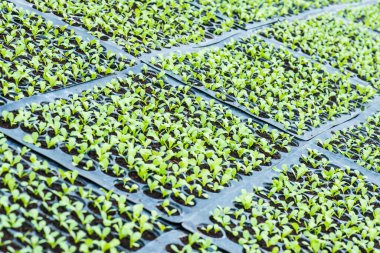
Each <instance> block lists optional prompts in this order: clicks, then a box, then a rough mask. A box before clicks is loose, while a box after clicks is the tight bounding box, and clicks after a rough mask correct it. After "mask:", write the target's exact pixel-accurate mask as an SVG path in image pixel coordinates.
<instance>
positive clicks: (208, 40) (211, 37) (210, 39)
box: [16, 0, 240, 59]
mask: <svg viewBox="0 0 380 253" xmlns="http://www.w3.org/2000/svg"><path fill="white" fill-rule="evenodd" d="M16 1H17V2H19V3H20V4H21V5H23V6H26V7H28V8H30V9H34V4H32V3H31V2H29V1H27V0H16ZM192 6H193V7H195V6H194V5H192ZM34 10H36V9H34ZM48 11H50V13H48V12H46V13H43V12H40V11H38V10H36V12H38V13H43V14H44V15H46V16H47V17H50V18H51V19H54V20H56V21H58V22H60V23H65V24H66V22H64V20H63V18H61V17H60V16H58V15H56V14H54V11H53V10H51V9H49V8H48ZM216 17H217V18H218V21H224V19H223V18H221V17H219V16H218V15H216ZM73 18H74V19H75V20H76V22H77V23H78V22H79V23H78V24H77V25H75V26H72V25H71V26H70V27H73V28H74V29H75V30H78V31H80V33H81V34H83V35H84V36H89V37H91V38H95V37H94V36H93V35H90V32H89V31H88V30H87V29H85V28H83V27H82V23H81V21H80V20H79V18H78V17H77V16H75V15H73ZM214 25H215V23H214ZM214 28H215V27H214ZM214 28H212V29H214ZM212 29H211V30H210V31H212ZM205 30H206V36H205V38H204V40H203V41H202V42H200V43H193V42H190V43H186V44H182V43H180V44H178V46H177V45H174V46H171V47H170V48H167V47H162V48H160V49H157V50H155V49H151V48H149V49H148V51H150V52H139V54H138V55H136V57H137V58H140V59H143V58H144V59H149V58H151V57H153V56H155V55H157V54H160V53H164V52H170V51H173V50H181V51H182V50H183V49H186V48H191V47H195V46H201V45H209V44H214V43H216V42H218V41H221V40H224V39H225V38H226V37H229V36H231V35H233V34H235V33H237V32H239V31H240V29H239V27H237V26H235V25H233V26H232V27H231V28H230V30H229V31H225V32H223V33H222V34H221V35H216V34H213V33H211V32H210V31H208V28H207V27H206V28H205ZM156 35H157V37H158V38H161V39H164V37H163V36H162V35H160V33H157V34H156ZM103 37H107V38H108V39H109V36H108V35H106V34H104V33H103ZM108 39H105V38H104V39H103V38H97V40H99V41H102V43H104V44H107V45H109V46H110V47H112V48H114V51H115V52H116V51H117V52H120V53H122V52H124V54H127V55H132V54H129V53H128V52H126V50H125V49H124V47H123V46H121V45H118V43H117V42H116V41H113V40H111V39H109V40H108ZM122 43H123V42H122Z"/></svg>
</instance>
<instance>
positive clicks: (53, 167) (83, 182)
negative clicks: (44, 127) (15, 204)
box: [1, 137, 182, 252]
mask: <svg viewBox="0 0 380 253" xmlns="http://www.w3.org/2000/svg"><path fill="white" fill-rule="evenodd" d="M4 138H6V139H7V141H6V144H7V145H8V146H9V149H10V150H14V151H16V152H17V150H21V148H22V147H23V146H22V145H20V144H18V143H16V142H14V141H12V140H11V139H10V138H7V137H4ZM32 155H36V158H37V159H38V160H39V161H46V162H48V166H49V173H50V174H51V175H56V177H57V179H56V181H55V182H54V183H53V184H52V186H51V188H52V189H55V188H56V187H60V185H61V184H63V183H65V184H68V182H66V181H65V180H64V179H62V178H60V177H59V170H62V169H63V170H66V169H65V168H62V166H60V165H59V164H57V163H56V162H54V161H52V160H50V159H49V160H46V159H44V157H43V156H41V155H39V154H37V153H35V152H33V151H28V152H27V153H26V154H24V155H23V156H22V158H21V161H20V163H21V164H22V165H23V166H24V169H25V170H26V171H25V172H27V171H28V168H29V170H31V169H30V168H33V166H35V165H34V164H33V163H31V162H30V161H29V158H30V157H31V156H32ZM37 173H41V172H37ZM18 180H19V179H16V181H18ZM20 182H21V181H20ZM20 182H18V184H20ZM74 185H76V186H80V187H84V188H85V189H87V190H91V191H92V194H93V195H95V196H101V195H104V193H103V192H102V191H101V188H100V187H99V186H98V185H96V184H94V183H92V181H89V180H87V179H86V178H84V177H82V176H80V175H79V176H78V177H77V178H76V179H75V183H74ZM51 188H48V189H45V191H49V192H50V190H51ZM1 194H2V196H9V195H10V194H11V193H9V192H6V191H2V192H1ZM68 197H69V198H72V199H73V200H81V201H83V204H84V206H83V210H85V211H87V212H88V213H92V214H93V215H94V216H95V218H97V219H102V218H101V216H100V214H96V213H94V212H93V210H92V209H91V208H90V204H91V203H90V201H89V200H86V201H85V200H83V198H82V197H81V196H80V194H79V192H78V191H71V192H70V193H69V195H68ZM49 203H50V204H51V205H54V204H57V200H55V201H53V202H51V201H50V202H49ZM126 204H129V205H134V204H136V203H133V202H131V201H129V200H128V201H127V203H126ZM33 209H35V208H33ZM38 211H39V212H40V213H42V215H45V212H46V211H44V210H42V209H41V207H38ZM143 213H144V214H146V215H149V212H147V211H145V210H144V211H143ZM118 217H119V218H121V219H123V218H122V217H121V216H118ZM53 221H54V219H53ZM158 221H159V222H161V223H162V224H164V225H165V226H168V227H170V229H176V227H175V226H173V225H172V224H168V223H167V222H165V221H163V220H161V219H160V218H159V219H158ZM46 222H47V223H49V222H51V221H49V220H46ZM49 225H52V226H53V225H54V228H55V229H56V231H60V233H61V234H62V235H67V234H68V233H67V231H64V230H62V229H60V228H59V227H57V224H56V223H54V222H53V224H49ZM25 229H26V230H27V229H28V228H25ZM9 230H10V231H12V230H14V229H9ZM12 232H14V233H15V234H16V233H19V231H16V230H15V231H12ZM30 233H31V234H28V236H36V238H38V237H40V234H39V233H38V232H37V231H32V232H30ZM153 233H154V234H155V236H157V240H158V241H162V240H163V239H162V238H161V237H163V238H168V236H169V237H171V238H173V236H171V234H172V230H170V231H166V232H161V231H159V230H158V229H154V232H153ZM181 236H182V234H181ZM140 240H141V242H142V244H143V245H144V246H145V245H149V243H154V240H153V238H152V239H149V240H148V239H144V238H141V239H140ZM10 241H11V242H12V243H14V244H15V245H16V246H18V247H20V248H23V247H24V245H22V244H21V242H20V241H18V240H17V239H16V237H13V236H12V237H11V238H10ZM66 243H68V244H71V242H69V241H68V242H66ZM144 246H143V247H142V248H141V250H142V251H143V252H149V251H145V249H144ZM118 248H119V250H126V249H125V248H122V247H121V246H120V247H118Z"/></svg>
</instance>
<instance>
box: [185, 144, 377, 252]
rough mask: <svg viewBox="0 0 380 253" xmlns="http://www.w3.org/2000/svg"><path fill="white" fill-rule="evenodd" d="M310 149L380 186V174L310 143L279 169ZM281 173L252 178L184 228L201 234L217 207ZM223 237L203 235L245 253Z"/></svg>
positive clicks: (331, 162) (228, 249) (289, 164)
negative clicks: (202, 226)
mask: <svg viewBox="0 0 380 253" xmlns="http://www.w3.org/2000/svg"><path fill="white" fill-rule="evenodd" d="M308 149H313V150H317V151H319V152H320V153H322V155H323V156H325V157H326V158H327V159H328V160H329V161H330V164H332V165H336V166H338V167H340V168H342V167H350V168H351V169H354V170H358V171H359V172H360V173H361V174H363V175H364V176H366V177H367V181H368V182H370V183H374V184H376V185H379V186H380V174H379V173H374V172H372V171H368V170H367V169H365V168H363V167H361V166H359V165H357V164H356V163H354V162H353V161H350V160H349V159H347V158H345V157H342V156H341V155H337V154H334V153H330V152H328V151H327V150H324V149H323V148H320V147H319V146H317V145H315V144H313V143H309V144H307V145H305V146H303V147H302V148H301V149H299V150H297V151H296V152H294V153H293V155H292V156H291V157H289V158H288V159H286V160H284V161H282V162H281V163H280V164H278V167H279V168H281V166H282V165H287V166H288V167H290V166H291V165H294V164H299V159H300V157H301V156H302V155H307V153H308ZM279 173H280V171H279V170H266V171H263V172H262V173H259V174H258V175H256V177H254V178H252V179H251V180H250V181H249V182H247V183H245V184H244V183H242V184H241V185H240V186H239V187H238V188H235V190H234V191H230V192H225V193H222V194H221V195H220V196H219V198H218V199H217V200H216V201H214V203H213V205H210V206H209V207H208V208H207V209H206V208H205V209H202V210H199V211H198V212H197V213H196V214H194V215H192V216H189V217H188V218H187V219H186V220H185V221H184V222H183V224H182V226H183V227H184V228H185V229H186V230H188V231H190V232H192V233H195V232H197V233H201V231H200V230H199V227H200V226H201V225H203V224H212V222H211V223H210V215H211V212H212V211H213V210H214V209H215V208H217V207H222V208H223V207H227V206H230V207H232V206H234V199H235V198H236V197H238V196H239V195H240V194H241V190H243V189H244V190H246V191H247V192H252V191H253V187H264V185H266V184H268V183H271V182H272V179H273V178H274V177H276V176H278V174H279ZM222 234H223V235H222V237H220V238H216V237H211V236H208V235H203V236H204V237H208V238H209V239H211V241H212V242H213V243H214V244H215V245H216V246H217V247H218V248H220V249H223V250H225V251H227V252H243V247H242V246H241V245H239V244H237V243H235V242H233V241H232V240H230V239H229V238H228V237H227V235H226V234H225V232H224V231H223V230H222Z"/></svg>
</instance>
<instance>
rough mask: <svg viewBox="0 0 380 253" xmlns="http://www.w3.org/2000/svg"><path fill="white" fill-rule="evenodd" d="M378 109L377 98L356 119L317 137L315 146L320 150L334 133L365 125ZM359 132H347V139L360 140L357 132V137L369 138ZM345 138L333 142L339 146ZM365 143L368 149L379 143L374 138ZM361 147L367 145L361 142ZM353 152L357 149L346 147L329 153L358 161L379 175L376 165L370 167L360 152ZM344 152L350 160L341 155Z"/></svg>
mask: <svg viewBox="0 0 380 253" xmlns="http://www.w3.org/2000/svg"><path fill="white" fill-rule="evenodd" d="M379 108H380V99H379V98H377V99H376V100H375V101H374V102H373V103H372V104H371V106H370V107H369V108H368V109H367V110H365V111H363V112H362V113H361V114H360V115H358V116H357V117H356V118H354V119H352V120H350V121H349V122H346V123H344V124H341V125H339V126H336V127H334V128H332V129H331V130H330V131H326V132H325V133H323V134H322V135H320V136H318V139H317V140H316V141H315V143H316V145H318V146H320V147H321V148H323V142H324V141H325V140H327V139H330V138H331V137H333V136H334V135H335V134H336V133H338V132H341V131H345V130H348V129H350V128H354V130H355V129H356V127H357V126H359V125H362V124H364V123H366V122H367V118H368V117H370V116H374V115H376V114H377V113H379V112H380V111H379ZM373 130H374V129H373ZM361 131H363V132H362V133H361ZM361 131H360V130H358V129H356V132H355V133H352V132H350V130H348V131H347V134H348V135H349V138H350V139H353V140H354V139H357V140H360V139H361V138H363V137H359V136H357V134H358V132H360V133H359V135H362V134H363V136H364V137H366V138H369V136H368V134H369V133H368V132H367V131H366V130H365V129H363V130H361ZM374 135H376V133H374ZM372 136H373V135H372ZM345 138H346V137H344V138H342V137H338V139H336V140H335V141H338V142H339V144H343V142H346V140H345ZM367 141H368V142H370V143H369V144H368V147H370V148H372V147H373V146H377V147H378V146H380V144H379V142H378V141H376V140H375V139H374V138H369V139H368V140H367ZM330 145H332V144H330ZM361 145H367V144H364V142H362V143H361ZM361 148H363V149H364V146H361ZM326 149H327V148H326ZM355 150H357V148H355V149H354V150H353V148H351V149H349V148H347V147H342V148H339V147H333V150H332V151H330V152H331V153H333V154H334V155H336V156H337V157H344V158H345V159H347V160H350V161H352V162H359V161H360V162H362V163H364V164H367V165H368V166H369V167H368V171H369V172H371V173H374V174H376V175H380V173H379V172H377V171H376V169H375V166H376V165H372V166H370V163H368V162H366V161H363V160H362V157H360V156H361V154H362V152H361V150H357V151H355ZM344 151H350V152H349V153H350V154H352V155H353V157H352V158H349V157H348V156H345V155H343V154H342V153H341V152H344ZM355 156H356V157H357V158H354V157H355Z"/></svg>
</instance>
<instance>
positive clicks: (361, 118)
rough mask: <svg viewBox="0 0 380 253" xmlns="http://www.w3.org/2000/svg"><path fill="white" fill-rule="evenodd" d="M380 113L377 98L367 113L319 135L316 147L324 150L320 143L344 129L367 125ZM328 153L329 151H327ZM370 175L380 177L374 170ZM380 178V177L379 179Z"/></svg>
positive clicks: (379, 100) (339, 155) (338, 154)
mask: <svg viewBox="0 0 380 253" xmlns="http://www.w3.org/2000/svg"><path fill="white" fill-rule="evenodd" d="M379 112H380V98H379V97H377V99H376V100H375V101H374V102H373V103H372V104H371V106H369V107H368V108H367V109H366V110H365V111H363V112H362V113H361V114H359V115H358V116H357V117H355V118H354V119H352V120H350V121H348V122H346V123H343V124H341V125H338V126H336V127H334V128H332V129H330V130H329V131H326V132H324V133H323V134H321V135H319V136H318V137H317V140H316V141H315V143H316V145H318V146H319V147H321V148H322V146H321V145H320V144H319V141H323V140H326V139H329V138H330V137H332V135H333V134H334V133H336V132H338V131H341V130H344V129H348V128H350V127H355V126H357V125H360V124H362V123H365V122H366V120H367V118H368V117H370V116H372V115H374V114H376V113H379ZM352 138H359V137H358V136H352ZM373 142H375V143H374V144H372V145H379V144H378V143H377V144H376V141H374V140H373ZM326 151H327V150H326ZM328 152H330V153H331V154H332V155H334V156H335V157H337V158H341V159H343V158H344V159H346V160H347V162H348V161H350V162H355V161H354V160H353V159H350V158H348V157H346V156H344V155H342V154H340V153H335V152H332V151H328ZM368 173H369V174H371V175H372V176H376V175H377V176H380V173H379V172H376V171H374V170H368ZM379 178H380V177H379ZM379 183H380V179H379Z"/></svg>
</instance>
